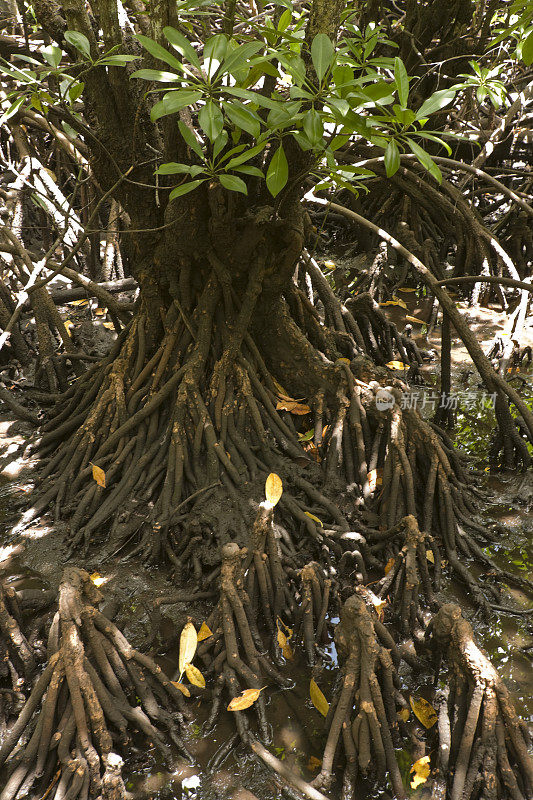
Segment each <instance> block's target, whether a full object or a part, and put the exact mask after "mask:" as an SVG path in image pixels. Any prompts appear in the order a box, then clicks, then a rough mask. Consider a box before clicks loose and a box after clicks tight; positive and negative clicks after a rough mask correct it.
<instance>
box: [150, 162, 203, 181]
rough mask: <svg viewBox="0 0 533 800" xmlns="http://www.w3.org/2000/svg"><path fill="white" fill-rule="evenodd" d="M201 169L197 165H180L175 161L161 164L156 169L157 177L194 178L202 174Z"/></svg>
mask: <svg viewBox="0 0 533 800" xmlns="http://www.w3.org/2000/svg"><path fill="white" fill-rule="evenodd" d="M203 169H204V168H203V167H200V166H198V164H192V165H191V164H180V163H179V162H177V161H169V162H168V163H167V164H161V166H160V167H158V168H157V169H156V174H157V175H192V177H193V178H195V177H196V176H197V175H199V174H200V172H203Z"/></svg>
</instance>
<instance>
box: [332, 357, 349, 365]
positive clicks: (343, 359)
mask: <svg viewBox="0 0 533 800" xmlns="http://www.w3.org/2000/svg"><path fill="white" fill-rule="evenodd" d="M349 363H350V359H349V358H338V359H337V360H336V361H335V364H349Z"/></svg>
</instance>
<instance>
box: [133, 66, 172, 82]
mask: <svg viewBox="0 0 533 800" xmlns="http://www.w3.org/2000/svg"><path fill="white" fill-rule="evenodd" d="M131 77H132V78H142V80H143V81H153V82H155V83H174V82H175V81H179V80H180V77H179V75H176V73H175V72H163V71H162V70H160V69H138V70H136V72H132V73H131Z"/></svg>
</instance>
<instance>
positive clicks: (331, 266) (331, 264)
mask: <svg viewBox="0 0 533 800" xmlns="http://www.w3.org/2000/svg"><path fill="white" fill-rule="evenodd" d="M324 266H325V267H327V268H328V269H335V262H334V261H324Z"/></svg>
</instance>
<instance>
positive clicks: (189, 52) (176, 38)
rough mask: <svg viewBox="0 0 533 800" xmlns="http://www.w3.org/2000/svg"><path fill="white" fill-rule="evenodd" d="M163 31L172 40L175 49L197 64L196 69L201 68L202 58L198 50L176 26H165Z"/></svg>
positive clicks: (190, 61) (167, 38)
mask: <svg viewBox="0 0 533 800" xmlns="http://www.w3.org/2000/svg"><path fill="white" fill-rule="evenodd" d="M163 33H164V35H165V38H166V40H167V41H168V42H170V44H171V45H172V47H173V48H174V50H177V51H178V53H181V55H182V56H185V58H186V59H187V61H188V62H189V64H192V65H193V66H195V67H196V69H201V65H200V59H199V58H198V55H197V53H196V50H195V49H194V47H193V46H192V44H191V43H190V42H189V40H188V39H186V38H185V36H183V34H181V33H180V32H179V31H177V30H176V29H175V28H171V27H170V26H169V25H167V27H165V28H163Z"/></svg>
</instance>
